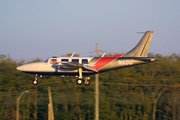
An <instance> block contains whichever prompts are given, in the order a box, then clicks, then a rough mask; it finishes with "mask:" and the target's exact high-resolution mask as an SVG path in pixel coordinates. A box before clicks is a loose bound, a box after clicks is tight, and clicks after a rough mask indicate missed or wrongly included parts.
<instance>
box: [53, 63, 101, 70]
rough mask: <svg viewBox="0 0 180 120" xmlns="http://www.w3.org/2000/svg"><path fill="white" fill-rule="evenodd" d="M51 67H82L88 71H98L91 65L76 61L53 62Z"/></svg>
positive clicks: (71, 68)
mask: <svg viewBox="0 0 180 120" xmlns="http://www.w3.org/2000/svg"><path fill="white" fill-rule="evenodd" d="M53 67H55V68H61V69H69V70H76V69H79V68H82V69H87V70H90V71H94V72H98V70H96V68H94V67H92V66H88V65H86V64H77V63H73V62H67V63H55V64H53Z"/></svg>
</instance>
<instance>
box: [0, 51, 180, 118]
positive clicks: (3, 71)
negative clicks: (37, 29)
mask: <svg viewBox="0 0 180 120" xmlns="http://www.w3.org/2000/svg"><path fill="white" fill-rule="evenodd" d="M148 56H151V57H152V56H153V57H157V58H158V60H160V61H156V62H153V63H150V64H144V65H139V66H134V67H129V68H124V69H120V70H114V71H110V72H106V73H102V74H100V75H99V77H100V78H99V81H100V84H99V90H100V96H99V104H100V106H99V112H100V114H99V115H100V116H99V118H100V120H162V119H163V120H179V119H180V74H179V73H180V55H177V54H172V55H170V56H162V55H159V54H156V55H154V54H148ZM35 61H41V60H40V59H35V60H33V61H29V62H35ZM22 64H25V61H14V60H12V59H11V58H10V57H9V56H7V55H0V120H15V119H16V100H17V98H18V97H19V96H20V94H21V93H22V92H23V91H26V90H28V91H29V93H25V94H23V96H22V97H21V99H20V119H21V120H48V103H49V99H48V86H51V89H52V99H53V108H54V117H55V120H92V119H94V116H95V115H94V113H95V112H94V111H95V98H94V97H95V90H94V88H95V84H94V82H95V80H94V75H93V76H91V85H90V86H84V85H81V86H79V85H77V84H76V79H77V78H75V77H67V78H61V77H56V76H54V77H43V78H39V84H38V85H37V86H34V85H32V80H34V76H33V75H29V74H26V73H22V72H20V71H17V70H16V67H17V66H19V65H22Z"/></svg>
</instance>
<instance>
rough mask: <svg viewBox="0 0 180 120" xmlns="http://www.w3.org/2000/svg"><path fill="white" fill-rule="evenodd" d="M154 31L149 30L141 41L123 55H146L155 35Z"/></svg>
mask: <svg viewBox="0 0 180 120" xmlns="http://www.w3.org/2000/svg"><path fill="white" fill-rule="evenodd" d="M153 33H154V32H153V31H147V32H146V33H145V34H144V36H143V37H142V38H141V40H140V41H139V43H138V44H137V45H136V46H135V47H134V48H133V49H132V50H131V51H129V52H128V53H126V54H125V55H123V56H122V57H146V56H147V52H148V50H149V46H150V43H151V39H152V36H153Z"/></svg>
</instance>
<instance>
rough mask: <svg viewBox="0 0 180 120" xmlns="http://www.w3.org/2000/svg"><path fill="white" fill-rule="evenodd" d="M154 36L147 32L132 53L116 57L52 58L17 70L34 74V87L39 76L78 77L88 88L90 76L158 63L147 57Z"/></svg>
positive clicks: (79, 83)
mask: <svg viewBox="0 0 180 120" xmlns="http://www.w3.org/2000/svg"><path fill="white" fill-rule="evenodd" d="M152 36H153V31H147V32H145V34H144V36H143V37H142V39H141V40H140V42H139V43H138V44H137V45H136V46H135V47H134V48H133V49H132V50H131V51H129V52H127V53H125V54H120V55H115V56H114V57H73V56H71V57H51V58H48V59H47V60H45V61H44V62H36V63H30V64H26V65H22V66H19V67H17V70H20V71H22V72H25V73H30V74H34V75H35V80H33V84H34V85H37V84H38V76H40V77H41V76H42V75H55V76H56V75H60V76H78V80H77V84H78V85H81V84H83V83H84V85H86V86H88V85H89V84H90V77H89V75H92V74H98V73H102V72H107V71H110V70H115V69H121V68H125V67H130V66H135V65H140V64H145V63H150V62H154V61H156V58H154V57H146V56H147V52H148V49H149V46H150V43H151V39H152ZM83 76H85V79H83Z"/></svg>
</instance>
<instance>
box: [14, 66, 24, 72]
mask: <svg viewBox="0 0 180 120" xmlns="http://www.w3.org/2000/svg"><path fill="white" fill-rule="evenodd" d="M16 69H17V70H19V71H23V70H24V66H19V67H17V68H16Z"/></svg>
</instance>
